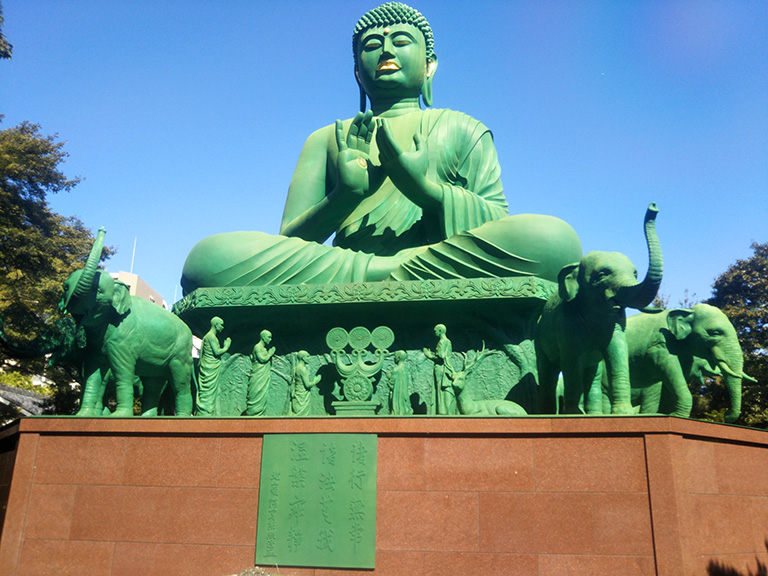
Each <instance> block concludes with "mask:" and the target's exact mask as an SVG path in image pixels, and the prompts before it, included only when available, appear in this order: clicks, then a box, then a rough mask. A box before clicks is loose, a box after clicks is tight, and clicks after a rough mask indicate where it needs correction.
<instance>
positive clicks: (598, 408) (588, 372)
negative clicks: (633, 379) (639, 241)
mask: <svg viewBox="0 0 768 576" xmlns="http://www.w3.org/2000/svg"><path fill="white" fill-rule="evenodd" d="M657 214H658V208H657V207H656V204H654V203H652V204H651V205H650V206H649V207H648V210H647V211H646V214H645V221H644V227H645V238H646V243H647V245H648V261H649V263H648V273H647V274H646V277H645V279H643V281H642V282H638V280H637V269H636V268H635V266H634V265H633V264H632V262H631V261H630V259H629V258H627V257H626V256H625V255H624V254H620V253H618V252H590V253H588V254H586V255H585V256H584V257H583V258H582V259H581V261H580V262H578V263H575V264H570V265H568V266H565V267H563V269H562V270H561V271H560V274H559V275H558V293H557V294H555V295H553V296H552V297H551V298H550V299H549V300H548V301H547V303H546V304H545V305H544V309H543V310H542V313H541V317H540V318H539V321H538V324H537V325H536V331H535V336H534V343H535V347H536V362H537V367H538V372H539V411H540V412H541V413H542V414H556V413H558V412H562V413H565V414H579V413H582V411H584V412H586V413H587V414H602V413H603V406H602V389H601V372H602V366H605V369H606V372H607V378H608V380H609V381H610V382H611V412H612V413H613V414H631V413H632V406H631V401H630V382H629V362H628V356H627V342H626V336H625V333H624V327H625V324H626V315H625V309H626V308H637V309H642V308H645V307H646V306H648V305H649V304H650V303H651V302H652V301H653V298H654V297H655V296H656V293H657V292H658V289H659V286H660V285H661V278H662V271H663V259H662V254H661V248H660V246H659V242H658V238H657V236H656V215H657ZM561 372H562V375H563V409H562V411H561V410H560V409H559V406H558V400H557V381H558V376H559V374H560V373H561ZM582 407H583V410H582Z"/></svg>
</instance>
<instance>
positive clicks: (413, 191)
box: [376, 118, 443, 209]
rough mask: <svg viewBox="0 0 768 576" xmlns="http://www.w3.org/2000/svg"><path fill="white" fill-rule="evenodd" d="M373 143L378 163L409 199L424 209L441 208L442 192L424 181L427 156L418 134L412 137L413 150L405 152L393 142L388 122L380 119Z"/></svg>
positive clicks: (434, 185)
mask: <svg viewBox="0 0 768 576" xmlns="http://www.w3.org/2000/svg"><path fill="white" fill-rule="evenodd" d="M377 128H378V129H377V132H376V144H377V145H378V147H379V160H380V161H381V166H382V168H383V169H384V171H385V172H386V174H387V176H389V179H390V180H392V183H393V184H394V185H395V186H397V189H398V190H400V192H402V193H403V194H404V195H405V196H407V197H408V199H409V200H410V201H411V202H413V203H414V204H416V205H417V206H421V207H422V208H424V209H428V208H437V207H439V206H440V205H441V203H442V199H443V191H442V188H441V187H440V185H438V184H435V183H434V182H432V181H430V180H429V179H428V178H427V168H428V167H429V153H428V151H427V143H426V142H425V141H424V139H423V138H422V136H421V134H420V133H418V132H416V134H415V135H414V136H413V143H414V146H415V149H412V150H411V151H409V152H404V151H403V149H402V148H401V147H400V145H399V144H398V143H397V142H396V141H395V138H394V136H393V135H392V131H391V130H390V127H389V123H388V122H387V121H386V120H385V119H383V118H381V119H379V120H378V121H377Z"/></svg>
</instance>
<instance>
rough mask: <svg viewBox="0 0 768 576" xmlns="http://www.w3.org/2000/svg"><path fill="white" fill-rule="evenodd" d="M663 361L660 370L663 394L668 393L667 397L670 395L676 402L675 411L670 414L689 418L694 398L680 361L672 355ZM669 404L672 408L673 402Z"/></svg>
mask: <svg viewBox="0 0 768 576" xmlns="http://www.w3.org/2000/svg"><path fill="white" fill-rule="evenodd" d="M662 360H663V361H661V366H660V368H661V382H662V385H663V392H666V394H665V397H667V394H669V395H670V396H671V397H672V398H671V399H673V400H674V409H673V410H672V412H670V416H678V417H680V418H689V417H690V416H691V409H692V408H693V396H692V395H691V390H690V389H689V388H688V383H687V382H686V379H685V376H684V371H683V366H682V364H681V363H680V359H679V358H678V357H677V356H674V355H672V354H670V355H668V356H667V357H665V358H663V359H662ZM665 404H667V402H665ZM669 404H670V406H671V405H672V402H669Z"/></svg>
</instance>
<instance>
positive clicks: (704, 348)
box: [603, 304, 755, 422]
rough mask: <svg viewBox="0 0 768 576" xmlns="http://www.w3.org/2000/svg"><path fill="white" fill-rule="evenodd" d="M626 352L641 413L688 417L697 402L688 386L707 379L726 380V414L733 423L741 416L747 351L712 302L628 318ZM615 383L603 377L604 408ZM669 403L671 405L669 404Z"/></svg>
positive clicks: (635, 401)
mask: <svg viewBox="0 0 768 576" xmlns="http://www.w3.org/2000/svg"><path fill="white" fill-rule="evenodd" d="M626 339H627V349H628V355H629V378H630V382H631V386H632V403H633V405H635V406H639V408H640V413H641V414H658V413H659V411H660V410H662V411H664V412H666V411H665V410H664V409H665V406H664V405H665V404H668V405H669V408H668V409H671V410H669V412H668V413H669V414H670V415H672V416H680V417H682V418H688V417H689V416H690V415H691V407H692V404H693V399H692V397H691V391H690V390H689V388H688V382H691V381H692V380H694V379H701V378H703V376H705V375H708V376H721V377H722V378H723V379H724V382H725V386H726V388H727V389H728V393H729V395H730V399H731V405H730V408H729V410H728V412H727V413H726V415H725V421H726V422H734V421H736V419H737V418H738V417H739V414H740V413H741V385H742V381H743V380H747V381H751V382H754V381H755V380H754V378H751V377H749V376H747V375H746V374H744V372H743V370H742V367H743V365H744V358H743V353H742V350H741V345H740V344H739V339H738V337H737V334H736V329H735V328H734V327H733V325H732V324H731V322H730V320H728V317H727V316H726V315H725V314H724V313H723V312H722V310H720V309H719V308H716V307H714V306H710V305H709V304H696V305H695V306H694V307H693V308H691V309H674V310H663V311H660V312H657V313H643V314H638V315H636V316H632V317H631V318H628V319H627V328H626ZM609 395H610V385H609V382H608V381H607V379H606V378H605V375H604V377H603V399H604V400H603V410H604V411H605V410H607V409H608V408H609V407H608V406H607V404H606V402H607V398H608V396H609ZM665 400H666V401H665Z"/></svg>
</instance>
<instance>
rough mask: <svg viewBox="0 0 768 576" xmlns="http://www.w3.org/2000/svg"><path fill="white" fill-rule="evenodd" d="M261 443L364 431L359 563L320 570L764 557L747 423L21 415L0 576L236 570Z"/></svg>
mask: <svg viewBox="0 0 768 576" xmlns="http://www.w3.org/2000/svg"><path fill="white" fill-rule="evenodd" d="M278 433H279V434H284V433H374V434H377V435H378V461H377V501H378V503H377V516H376V568H375V570H373V571H369V570H363V571H359V570H334V571H333V574H336V575H339V576H385V575H386V576H403V575H404V574H407V575H409V576H411V575H412V576H419V575H427V574H428V575H440V576H452V575H456V576H459V575H461V576H463V575H466V574H483V575H484V576H502V575H504V576H507V575H509V574H515V575H518V576H550V575H562V574H595V575H598V574H599V575H603V574H616V575H621V576H651V575H664V576H681V575H682V576H694V575H695V576H700V575H702V574H725V573H729V574H731V573H734V574H735V573H740V574H748V573H750V570H751V573H757V570H756V563H757V562H758V561H759V562H762V563H764V564H765V563H766V562H768V555H767V554H766V550H765V543H764V541H765V538H766V536H768V483H766V478H768V433H767V432H765V431H759V430H749V429H744V428H738V427H733V426H726V425H718V424H710V423H703V422H695V421H688V420H681V419H675V418H659V417H602V418H595V417H592V418H573V417H559V418H539V417H529V418H514V419H512V418H485V419H481V418H447V417H443V418H440V417H431V418H430V417H422V418H395V417H390V418H339V417H336V418H304V419H291V418H251V419H244V418H243V419H226V420H217V419H208V420H193V419H162V418H158V419H149V420H146V419H138V418H137V419H107V418H101V419H82V418H34V419H33V418H28V419H24V420H22V421H21V423H20V425H19V424H17V425H16V426H15V427H14V428H12V429H10V430H7V431H6V432H5V437H4V438H3V439H2V444H0V445H2V446H4V450H5V451H6V452H5V456H1V457H0V462H2V461H4V462H6V463H13V462H14V461H15V466H13V467H11V466H3V468H2V470H1V471H2V474H3V475H5V476H6V477H7V476H9V475H10V473H11V471H12V474H13V482H12V484H11V488H10V497H9V500H8V506H7V513H6V516H5V523H4V526H3V531H2V540H1V541H0V574H8V575H15V576H30V575H34V576H38V575H40V574H100V575H108V576H128V575H130V576H135V575H137V574H141V575H142V576H154V575H158V576H165V575H167V574H195V575H196V576H225V575H232V574H237V573H239V572H240V571H242V570H244V569H245V568H247V567H249V566H252V563H253V561H254V551H255V542H256V526H257V514H258V510H257V503H258V492H259V476H260V468H261V447H262V438H263V437H264V435H266V434H278ZM14 450H16V454H15V458H13V457H12V454H13V451H14ZM3 483H4V482H3V478H0V485H2V484H3ZM718 569H719V570H720V571H719V572H718V571H716V570H718ZM728 570H730V571H728ZM275 572H278V573H280V574H283V575H286V576H313V575H314V576H322V575H324V574H329V573H330V572H329V571H328V570H327V569H312V568H291V567H285V566H280V567H279V569H275Z"/></svg>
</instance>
